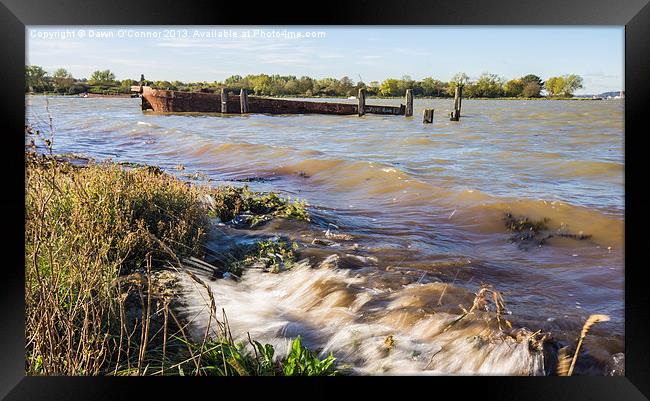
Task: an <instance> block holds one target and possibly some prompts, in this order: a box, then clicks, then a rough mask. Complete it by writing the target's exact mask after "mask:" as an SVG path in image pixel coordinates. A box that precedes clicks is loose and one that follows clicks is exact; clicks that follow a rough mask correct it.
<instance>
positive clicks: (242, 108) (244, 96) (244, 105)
mask: <svg viewBox="0 0 650 401" xmlns="http://www.w3.org/2000/svg"><path fill="white" fill-rule="evenodd" d="M239 112H240V113H241V114H246V113H248V93H246V89H243V88H242V90H240V91H239Z"/></svg>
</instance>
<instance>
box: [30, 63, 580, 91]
mask: <svg viewBox="0 0 650 401" xmlns="http://www.w3.org/2000/svg"><path fill="white" fill-rule="evenodd" d="M139 82H140V80H135V79H125V80H122V81H119V80H116V79H115V74H113V73H112V72H111V71H110V70H103V71H95V72H93V73H92V74H91V76H90V78H88V79H86V78H81V79H76V78H74V77H73V76H72V75H71V74H70V73H68V71H66V70H65V69H63V68H59V69H57V70H56V71H54V72H53V73H52V74H51V75H50V74H48V73H47V71H45V70H44V69H43V68H42V67H39V66H35V65H30V66H25V92H33V93H43V92H50V93H58V94H70V95H73V94H79V93H129V92H130V88H131V86H132V85H138V84H139ZM144 84H145V85H149V86H151V87H154V88H158V89H170V90H180V91H205V90H215V91H216V90H219V89H221V88H223V87H226V88H229V89H233V90H239V89H246V90H247V91H248V92H249V93H251V94H255V95H261V96H337V97H341V96H343V97H347V96H355V95H356V94H357V93H358V91H359V89H360V88H365V89H366V92H367V94H368V95H369V96H380V97H394V96H404V94H405V93H406V90H407V89H412V90H413V95H414V96H420V97H449V96H453V95H454V92H455V90H456V87H457V86H462V87H463V97H467V98H503V97H521V98H535V97H542V96H550V97H571V96H573V93H574V92H575V91H576V90H577V89H580V88H582V87H583V85H582V84H583V80H582V78H581V77H580V76H578V75H574V74H569V75H563V76H560V77H550V78H548V79H547V80H546V82H544V81H543V80H542V79H541V78H540V77H538V76H537V75H534V74H528V75H525V76H523V77H519V78H515V79H511V80H506V79H504V78H502V77H500V76H498V75H496V74H490V73H484V74H482V75H481V76H480V77H479V78H478V79H476V80H470V78H469V77H468V76H467V75H466V74H464V73H459V74H456V75H455V76H454V77H453V78H452V79H451V80H450V81H448V82H445V81H441V80H437V79H434V78H431V77H427V78H424V79H422V80H414V79H411V77H410V76H408V75H404V76H403V77H402V78H400V79H397V78H388V79H385V80H384V81H383V82H378V81H372V82H370V83H367V84H366V83H365V82H363V81H357V82H355V81H353V80H352V79H350V78H349V77H347V76H346V77H342V78H340V79H337V78H323V79H315V78H311V77H307V76H302V77H300V78H298V77H296V76H293V75H267V74H256V75H246V76H244V77H242V76H241V75H232V76H230V77H228V78H227V79H225V80H224V81H223V82H217V81H215V82H181V81H172V82H169V81H144ZM543 92H545V93H543Z"/></svg>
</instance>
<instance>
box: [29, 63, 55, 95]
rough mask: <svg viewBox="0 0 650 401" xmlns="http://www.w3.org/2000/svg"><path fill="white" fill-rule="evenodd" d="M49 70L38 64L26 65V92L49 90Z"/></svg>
mask: <svg viewBox="0 0 650 401" xmlns="http://www.w3.org/2000/svg"><path fill="white" fill-rule="evenodd" d="M47 78H48V77H47V71H45V70H44V69H43V68H42V67H39V66H37V65H26V66H25V92H42V91H45V90H48V86H49V82H48V79H47Z"/></svg>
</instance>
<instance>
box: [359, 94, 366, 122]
mask: <svg viewBox="0 0 650 401" xmlns="http://www.w3.org/2000/svg"><path fill="white" fill-rule="evenodd" d="M358 100H359V117H361V116H362V115H364V114H366V89H365V88H360V89H359V98H358Z"/></svg>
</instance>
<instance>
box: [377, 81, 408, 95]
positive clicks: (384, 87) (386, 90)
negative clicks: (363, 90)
mask: <svg viewBox="0 0 650 401" xmlns="http://www.w3.org/2000/svg"><path fill="white" fill-rule="evenodd" d="M379 95H381V96H400V95H403V93H400V81H399V80H397V79H393V78H389V79H386V80H384V82H382V83H381V85H380V86H379Z"/></svg>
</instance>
